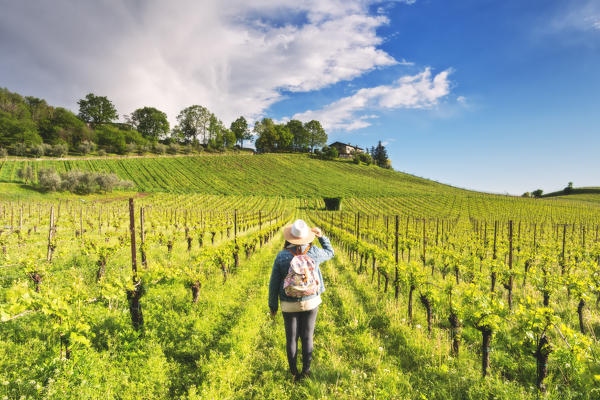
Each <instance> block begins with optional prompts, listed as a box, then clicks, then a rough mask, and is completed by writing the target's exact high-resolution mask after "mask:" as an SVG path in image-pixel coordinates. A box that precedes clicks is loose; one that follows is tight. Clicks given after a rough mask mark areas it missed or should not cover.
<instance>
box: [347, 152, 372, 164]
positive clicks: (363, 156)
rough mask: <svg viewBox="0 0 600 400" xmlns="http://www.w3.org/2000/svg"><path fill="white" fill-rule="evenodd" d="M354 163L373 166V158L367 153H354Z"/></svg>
mask: <svg viewBox="0 0 600 400" xmlns="http://www.w3.org/2000/svg"><path fill="white" fill-rule="evenodd" d="M352 161H354V164H360V163H361V162H362V163H365V164H367V165H371V164H373V158H372V157H371V155H370V154H367V153H354V156H353V157H352Z"/></svg>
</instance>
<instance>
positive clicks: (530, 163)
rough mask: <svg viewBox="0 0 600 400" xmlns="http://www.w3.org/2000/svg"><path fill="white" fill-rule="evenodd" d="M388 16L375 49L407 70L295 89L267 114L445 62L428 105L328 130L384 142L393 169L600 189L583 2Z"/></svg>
mask: <svg viewBox="0 0 600 400" xmlns="http://www.w3.org/2000/svg"><path fill="white" fill-rule="evenodd" d="M578 7H580V8H578ZM589 7H590V9H591V8H592V7H591V6H589ZM375 10H376V8H375ZM595 10H596V11H599V10H600V7H596V8H595ZM375 12H376V11H375ZM385 14H386V15H387V17H388V18H389V24H387V25H384V26H382V27H381V28H379V29H378V35H379V36H381V37H384V38H385V40H384V42H383V43H382V44H381V46H379V47H380V48H381V49H383V50H384V51H386V52H387V53H388V54H390V55H391V56H393V57H394V58H395V59H397V60H407V61H409V62H411V63H414V65H413V66H402V65H397V66H391V67H386V68H381V69H378V70H375V71H371V72H369V73H366V74H365V75H363V76H361V77H359V78H357V79H355V80H353V81H351V82H350V83H348V82H342V83H340V84H338V85H335V86H333V87H330V88H326V89H323V90H321V91H320V92H319V93H310V94H304V95H300V96H295V97H294V96H291V97H290V98H289V99H286V100H284V101H281V102H279V103H277V104H274V105H273V106H272V107H271V110H270V111H271V112H272V113H274V114H275V115H276V116H286V115H289V114H291V113H294V110H297V109H298V108H301V107H302V105H306V104H309V105H310V106H312V107H318V106H319V105H320V104H323V103H328V102H330V101H334V100H335V99H336V98H338V97H340V96H344V95H347V92H348V91H352V90H355V89H353V88H355V87H365V86H367V87H368V86H375V85H380V84H385V83H386V82H389V81H390V80H393V79H394V78H395V77H396V76H398V75H402V74H410V73H414V72H415V71H419V70H421V69H422V68H424V67H425V66H429V67H431V68H432V69H433V71H434V72H435V71H441V70H446V69H451V71H452V72H451V74H450V75H449V80H450V82H451V90H450V93H449V94H448V95H447V96H444V97H443V98H441V99H440V100H439V103H438V104H436V105H435V106H432V107H429V108H426V109H417V110H415V109H395V110H385V111H382V112H375V114H377V115H378V118H376V119H373V120H372V122H373V124H372V125H371V126H369V127H366V128H363V129H359V130H356V131H350V132H347V131H343V130H341V131H337V132H330V137H331V138H332V139H335V140H342V141H349V142H351V143H357V144H359V145H369V144H372V143H375V142H376V140H378V139H381V140H382V141H384V142H388V144H387V147H388V150H389V153H390V154H391V158H392V161H393V165H394V168H396V169H398V170H402V171H406V172H410V173H413V174H415V175H419V176H423V177H427V178H431V179H435V180H438V181H441V182H445V183H450V184H453V185H457V186H461V187H466V188H473V189H477V190H484V191H491V192H499V193H506V192H508V193H511V194H520V193H522V192H525V191H531V190H534V189H536V188H543V189H544V190H545V191H552V190H556V189H561V188H562V187H564V186H566V184H567V182H569V181H573V182H574V183H575V185H576V186H584V185H585V186H592V185H596V186H597V185H600V179H599V178H600V177H599V176H598V170H599V168H598V167H600V162H599V161H598V160H599V159H600V158H599V157H598V151H599V150H600V146H599V145H600V135H599V134H600V111H598V106H599V105H600V76H599V72H600V51H599V50H600V27H594V25H593V21H594V20H593V15H588V14H586V8H585V7H582V3H581V2H577V3H570V4H569V3H568V2H564V1H560V2H558V1H557V2H552V1H526V2H524V1H505V2H498V1H484V0H476V1H465V0H463V1H451V2H448V1H433V0H430V1H417V2H415V3H414V4H410V5H407V4H392V5H390V4H389V3H388V7H387V9H386V11H385ZM578 17H581V18H580V19H579V18H578ZM568 18H572V20H567V19H568ZM588 18H589V19H588ZM595 21H596V22H597V21H598V19H596V20H595ZM457 99H459V100H457Z"/></svg>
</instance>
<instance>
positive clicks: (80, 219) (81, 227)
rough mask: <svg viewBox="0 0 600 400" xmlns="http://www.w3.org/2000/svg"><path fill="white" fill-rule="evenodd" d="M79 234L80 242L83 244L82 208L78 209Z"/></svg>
mask: <svg viewBox="0 0 600 400" xmlns="http://www.w3.org/2000/svg"><path fill="white" fill-rule="evenodd" d="M79 234H80V235H81V241H82V242H83V207H81V208H80V209H79Z"/></svg>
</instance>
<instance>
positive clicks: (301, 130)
mask: <svg viewBox="0 0 600 400" xmlns="http://www.w3.org/2000/svg"><path fill="white" fill-rule="evenodd" d="M286 127H287V128H288V130H289V131H290V133H291V134H292V137H293V148H294V151H306V150H307V149H308V146H309V145H310V141H309V139H310V137H309V132H308V130H307V129H306V127H305V126H304V125H303V124H302V122H301V121H298V120H297V119H293V120H291V121H288V123H287V124H286Z"/></svg>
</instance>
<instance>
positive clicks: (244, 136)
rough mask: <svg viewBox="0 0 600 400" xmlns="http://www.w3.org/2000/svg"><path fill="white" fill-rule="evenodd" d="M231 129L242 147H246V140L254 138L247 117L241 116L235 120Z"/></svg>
mask: <svg viewBox="0 0 600 400" xmlns="http://www.w3.org/2000/svg"><path fill="white" fill-rule="evenodd" d="M230 129H231V131H232V132H233V134H234V135H235V138H236V141H238V142H240V147H244V140H252V132H250V130H249V129H248V122H247V121H246V118H244V117H239V118H238V119H236V120H235V121H233V122H232V123H231V126H230Z"/></svg>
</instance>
